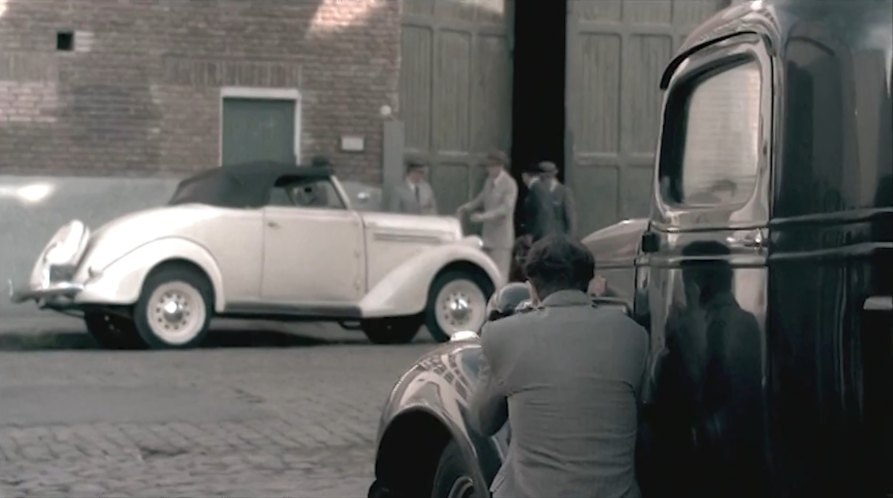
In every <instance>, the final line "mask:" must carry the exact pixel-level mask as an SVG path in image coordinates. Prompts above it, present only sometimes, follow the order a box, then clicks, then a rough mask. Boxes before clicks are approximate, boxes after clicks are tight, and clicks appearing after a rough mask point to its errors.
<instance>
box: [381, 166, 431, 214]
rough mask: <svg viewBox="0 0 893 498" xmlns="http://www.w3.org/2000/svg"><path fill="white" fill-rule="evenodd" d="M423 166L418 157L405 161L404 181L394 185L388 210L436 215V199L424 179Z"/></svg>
mask: <svg viewBox="0 0 893 498" xmlns="http://www.w3.org/2000/svg"><path fill="white" fill-rule="evenodd" d="M425 166H426V165H425V163H424V162H423V161H422V160H420V159H410V160H409V161H408V162H407V163H406V181H405V182H403V183H400V184H398V185H397V186H396V187H394V191H393V192H392V194H391V201H390V211H392V212H395V213H404V214H423V215H430V216H437V199H435V198H434V189H432V188H431V185H430V184H429V183H428V182H427V181H425Z"/></svg>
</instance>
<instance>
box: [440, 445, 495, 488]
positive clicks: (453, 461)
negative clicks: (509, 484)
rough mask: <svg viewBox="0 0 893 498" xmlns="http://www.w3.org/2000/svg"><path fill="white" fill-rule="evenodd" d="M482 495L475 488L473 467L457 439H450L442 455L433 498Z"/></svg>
mask: <svg viewBox="0 0 893 498" xmlns="http://www.w3.org/2000/svg"><path fill="white" fill-rule="evenodd" d="M478 496H482V494H479V493H477V492H476V490H475V488H474V479H472V477H471V468H470V467H469V465H468V463H466V462H465V458H464V457H463V456H462V450H460V449H459V445H458V444H456V442H455V441H450V442H449V444H447V445H446V448H444V450H443V453H441V455H440V461H439V462H438V464H437V472H436V473H435V474H434V484H433V486H432V488H431V498H475V497H478Z"/></svg>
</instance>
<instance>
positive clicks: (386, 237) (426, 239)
mask: <svg viewBox="0 0 893 498" xmlns="http://www.w3.org/2000/svg"><path fill="white" fill-rule="evenodd" d="M373 239H374V240H381V241H386V242H415V243H426V244H442V243H443V242H444V240H443V239H441V238H440V237H437V236H434V235H423V234H412V233H381V232H378V233H375V234H374V235H373Z"/></svg>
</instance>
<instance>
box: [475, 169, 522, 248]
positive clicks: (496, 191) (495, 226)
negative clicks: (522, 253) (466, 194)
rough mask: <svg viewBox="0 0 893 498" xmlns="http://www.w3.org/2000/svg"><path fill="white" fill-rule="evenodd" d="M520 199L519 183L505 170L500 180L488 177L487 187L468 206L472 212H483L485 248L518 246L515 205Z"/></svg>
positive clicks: (485, 185)
mask: <svg viewBox="0 0 893 498" xmlns="http://www.w3.org/2000/svg"><path fill="white" fill-rule="evenodd" d="M517 200H518V184H517V183H515V179H514V178H512V177H511V175H509V174H508V173H506V172H505V171H503V172H502V173H500V174H499V176H497V177H496V180H491V179H490V178H487V181H486V182H485V183H484V188H483V189H482V190H481V192H480V193H479V194H478V196H477V197H475V198H474V199H473V200H472V201H471V202H469V203H468V204H467V207H468V208H469V209H471V210H472V211H475V210H479V209H483V212H482V213H481V216H482V217H483V218H484V219H483V222H482V225H483V226H482V227H481V239H483V241H484V246H485V247H489V248H494V249H509V250H510V249H511V248H512V245H513V244H514V243H515V221H514V214H515V202H516V201H517Z"/></svg>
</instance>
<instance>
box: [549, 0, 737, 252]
mask: <svg viewBox="0 0 893 498" xmlns="http://www.w3.org/2000/svg"><path fill="white" fill-rule="evenodd" d="M729 3H730V2H729V0H568V6H567V12H568V23H567V89H566V95H565V98H566V116H567V134H568V140H567V145H568V150H567V151H566V154H565V157H566V158H567V159H566V163H567V166H566V171H565V175H566V179H567V183H568V184H569V185H570V186H571V187H572V188H573V190H574V194H575V196H576V199H577V215H578V217H579V220H580V234H581V235H583V236H585V235H587V234H588V233H590V232H592V231H593V230H596V229H598V228H602V227H604V226H607V225H610V224H611V223H614V222H616V221H619V220H621V219H625V218H632V217H640V216H646V215H647V214H648V211H649V208H650V201H651V180H652V170H653V167H654V152H655V148H656V146H657V135H658V127H659V122H660V105H661V102H660V91H659V88H658V84H659V82H660V76H661V73H662V71H663V68H664V66H665V65H666V63H667V62H669V60H670V58H671V57H672V54H673V53H674V51H675V50H676V49H677V48H678V47H679V45H680V44H681V43H682V41H683V40H684V39H685V36H686V35H687V34H688V33H689V32H690V31H691V30H692V29H693V28H694V27H696V26H697V25H698V24H699V23H700V22H702V21H703V20H705V19H706V18H707V17H709V16H711V15H712V14H714V13H715V12H716V11H718V10H719V9H721V8H723V7H725V6H727V5H728V4H729Z"/></svg>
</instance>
